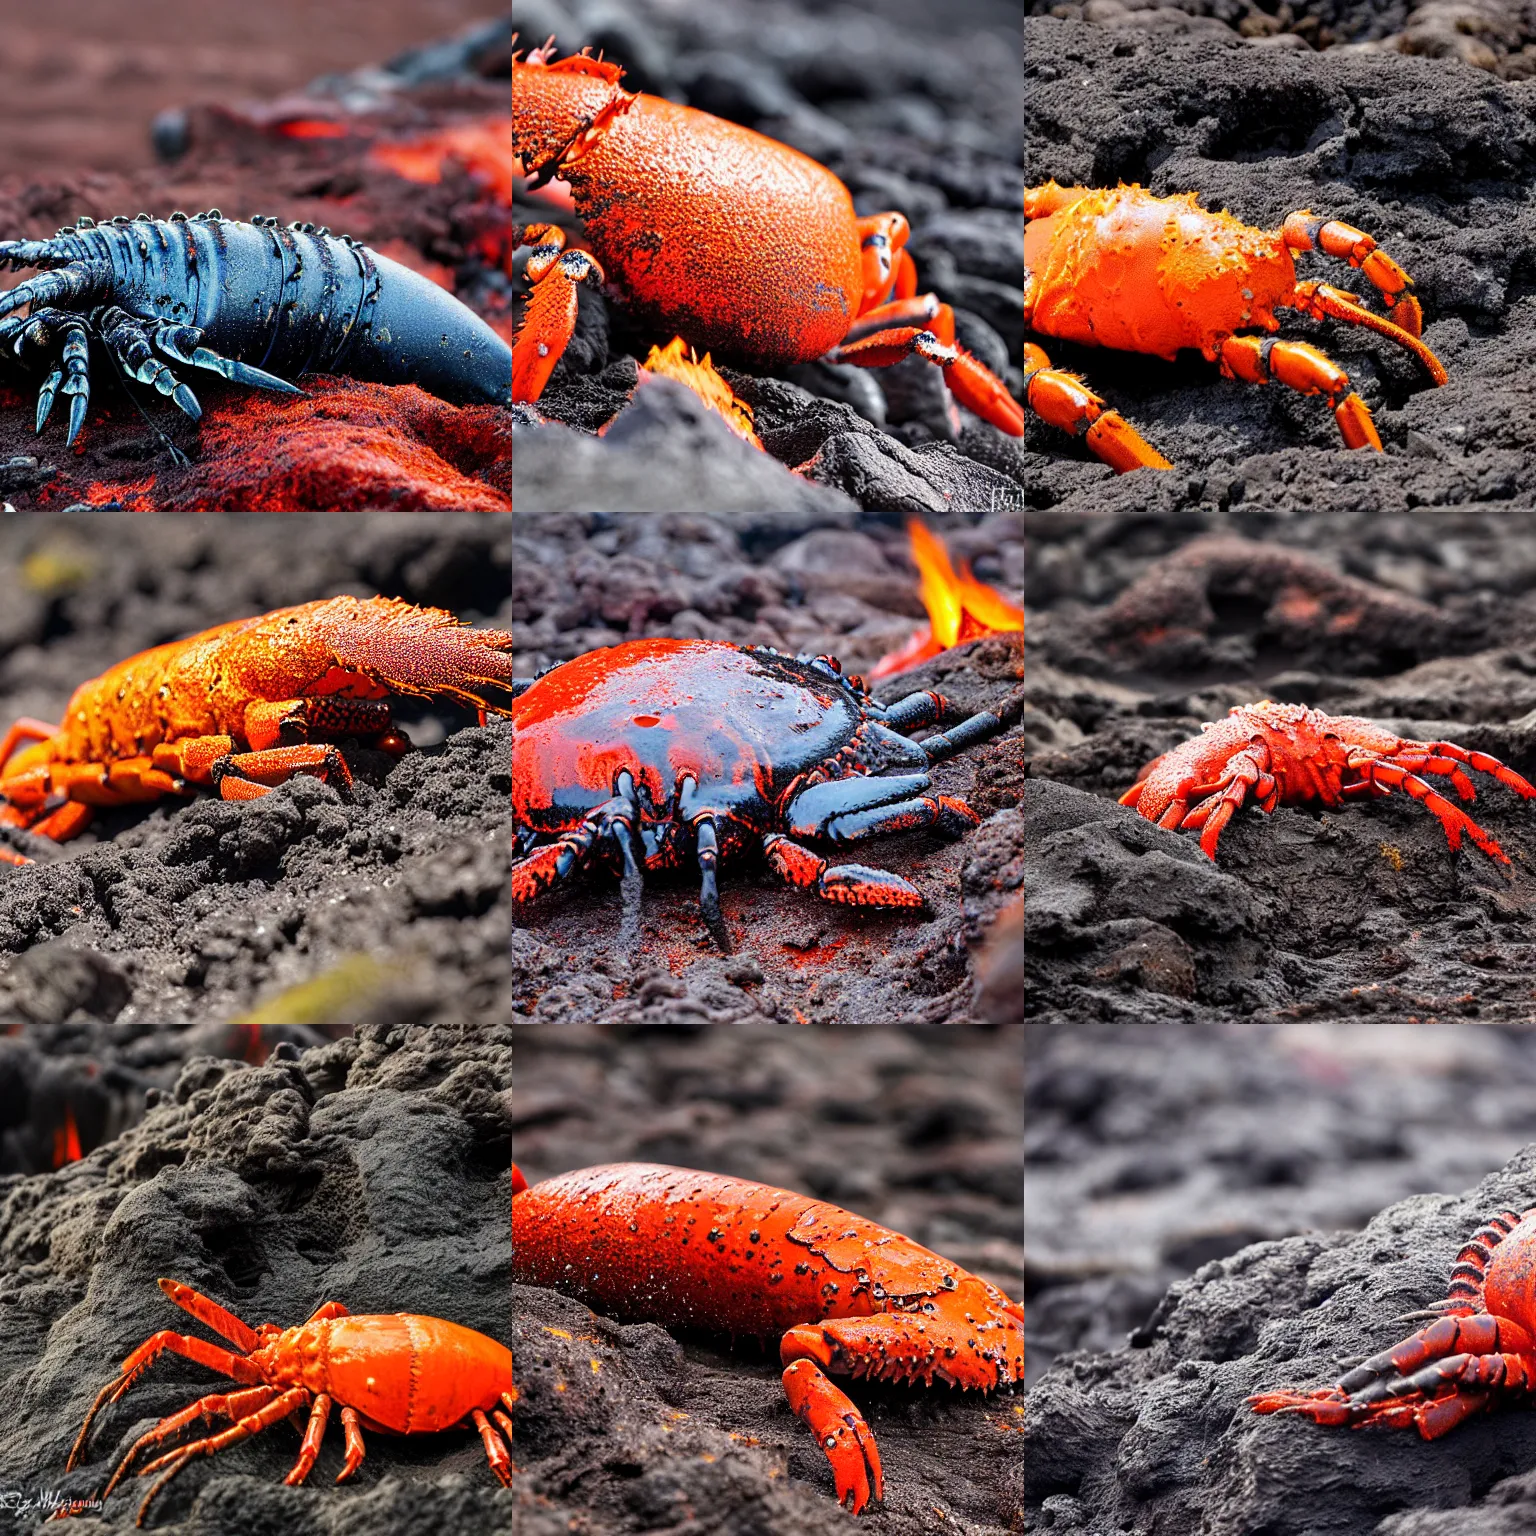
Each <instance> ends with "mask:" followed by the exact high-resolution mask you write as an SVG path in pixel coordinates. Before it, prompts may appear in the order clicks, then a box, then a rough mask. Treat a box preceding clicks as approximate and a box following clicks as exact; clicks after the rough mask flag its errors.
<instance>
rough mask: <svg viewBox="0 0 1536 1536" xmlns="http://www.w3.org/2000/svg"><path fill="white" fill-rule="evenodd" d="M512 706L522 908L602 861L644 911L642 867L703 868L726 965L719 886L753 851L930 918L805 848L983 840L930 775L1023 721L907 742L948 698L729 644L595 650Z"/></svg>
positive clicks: (526, 689)
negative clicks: (875, 841)
mask: <svg viewBox="0 0 1536 1536" xmlns="http://www.w3.org/2000/svg"><path fill="white" fill-rule="evenodd" d="M513 695H514V702H513V707H512V826H513V833H514V836H515V837H516V839H517V853H518V854H519V855H520V857H518V858H516V859H515V860H514V862H513V866H512V896H513V899H514V900H516V901H529V900H531V899H532V898H533V897H535V896H536V895H538V894H539V893H540V892H541V891H545V890H547V889H549V887H550V886H552V885H554V884H555V883H556V882H557V881H559V880H562V879H564V878H565V877H566V876H568V875H570V874H572V873H574V872H575V871H576V870H577V869H579V868H581V867H582V866H583V865H584V864H587V863H588V862H590V861H591V860H592V859H594V858H599V857H600V858H602V859H604V860H605V861H606V862H607V863H609V864H610V865H611V866H613V867H615V868H621V869H622V870H623V871H624V875H625V879H626V884H627V885H628V887H629V890H628V891H626V907H627V908H629V909H630V910H631V911H632V910H633V902H634V901H635V900H638V895H639V880H640V867H641V865H642V864H643V866H644V868H645V869H647V870H662V869H676V868H680V867H681V866H682V865H683V864H684V863H685V862H686V861H688V860H689V859H690V858H691V859H692V860H693V861H694V862H696V863H697V866H698V868H699V871H700V873H701V875H702V886H701V888H700V892H699V906H700V908H701V910H702V911H703V914H704V919H705V921H706V923H707V924H708V925H709V927H710V930H711V932H712V933H713V934H714V935H715V937H716V939H717V941H718V942H719V943H720V944H721V946H722V947H723V948H726V949H729V948H730V941H729V936H728V933H727V930H726V928H725V924H724V922H723V920H722V918H721V915H720V899H719V895H718V891H717V887H716V880H715V870H716V866H717V865H718V864H719V863H720V861H721V860H722V859H727V858H731V857H733V856H735V855H737V854H739V853H742V852H744V851H745V850H746V849H747V848H748V847H749V846H750V845H758V846H760V847H761V849H762V851H763V853H764V854H765V855H766V856H767V859H768V863H769V865H770V866H771V867H772V868H773V869H774V870H775V871H776V872H777V873H778V874H779V875H781V876H783V878H784V879H786V880H787V881H789V883H790V884H791V885H795V886H799V887H800V888H801V889H803V890H809V891H813V892H814V893H815V894H816V895H818V896H820V897H821V898H822V900H823V901H831V902H837V903H840V904H844V905H851V906H862V907H907V908H920V907H922V906H923V904H924V902H923V895H922V892H920V891H919V890H918V889H917V887H916V886H914V885H912V884H911V883H910V882H908V881H906V880H903V879H902V878H901V876H900V875H893V874H889V873H887V872H886V871H884V870H879V869H870V868H868V867H867V866H865V865H863V864H839V865H835V866H829V865H828V864H827V861H826V860H825V859H823V858H821V857H820V856H819V855H817V854H815V853H813V852H812V851H811V850H810V849H809V848H806V847H804V846H802V845H801V843H799V842H798V841H794V840H793V839H798V838H817V839H822V840H825V841H827V842H830V843H833V844H841V843H852V842H858V841H860V840H861V839H863V838H866V837H872V836H875V835H876V834H878V833H884V832H903V831H907V830H908V829H910V828H914V827H930V826H931V827H934V828H936V829H937V830H938V831H939V832H941V833H944V834H946V835H948V836H951V837H958V836H961V835H962V834H964V833H966V832H968V831H970V830H971V828H972V827H975V826H977V825H979V823H980V818H979V817H978V816H977V815H976V813H975V812H974V811H973V810H971V808H970V807H969V806H967V805H966V804H965V803H964V801H961V800H957V799H955V798H953V797H952V796H949V795H942V794H938V793H936V792H935V791H934V789H933V786H932V783H931V781H930V779H929V777H928V772H927V770H928V768H929V767H930V766H931V765H932V764H934V763H941V762H943V761H944V760H945V759H946V758H950V757H953V756H954V755H955V754H956V753H958V752H961V751H963V750H965V749H966V748H967V747H970V746H973V745H974V744H975V743H977V742H980V741H984V740H986V739H987V738H988V737H989V736H993V735H996V734H997V732H999V731H1001V730H1003V729H1004V728H1005V727H1006V726H1007V725H1009V724H1011V723H1012V721H1013V720H1014V719H1016V718H1017V716H1018V713H1019V711H1021V710H1022V704H1020V705H1019V706H1018V708H1017V709H1014V708H1013V707H1012V706H1005V708H1004V710H1003V711H1002V712H1001V713H998V714H992V713H990V712H987V711H983V712H981V713H979V714H975V715H972V716H970V718H969V719H966V720H962V721H960V722H959V724H957V725H955V726H952V727H951V728H950V729H949V730H947V731H945V732H944V733H943V734H942V735H935V736H930V737H929V738H928V739H927V740H926V741H924V742H922V743H921V744H918V743H917V742H914V741H910V740H908V739H907V737H906V735H905V734H903V733H905V732H908V731H912V730H916V729H917V728H919V727H921V726H928V725H935V724H938V723H939V722H941V721H942V720H944V719H945V718H946V717H947V716H949V715H951V714H952V710H951V707H950V705H949V704H948V703H947V702H946V701H945V699H944V698H943V697H942V696H941V695H940V694H937V693H931V692H929V693H914V694H910V695H908V696H907V697H906V698H904V699H901V700H899V701H898V702H896V703H895V704H889V705H881V704H877V703H876V702H875V700H874V699H872V698H871V697H870V695H869V694H868V693H867V692H866V691H865V689H864V685H863V682H862V681H861V680H860V679H859V678H857V677H845V676H844V675H843V672H842V668H841V667H840V666H839V665H838V663H837V662H836V661H835V660H834V659H833V658H832V657H830V656H814V657H813V656H799V657H793V656H784V655H781V654H780V653H779V652H778V651H774V650H770V649H768V648H767V647H765V646H751V645H734V644H731V643H729V642H727V641H720V640H630V641H627V642H626V643H625V644H623V645H616V646H612V647H610V648H609V649H607V650H599V651H588V652H587V653H586V654H585V655H584V656H578V657H576V658H575V660H574V661H568V662H566V663H565V664H564V665H563V666H558V667H555V668H554V669H553V670H552V671H549V672H546V673H545V674H544V675H543V676H542V677H540V678H538V679H537V680H536V681H535V680H527V681H524V680H522V679H518V680H515V681H514V682H513ZM890 769H905V770H906V771H905V772H900V773H887V772H886V770H890ZM637 847H638V851H639V854H640V860H639V861H638V862H637V860H636V851H637ZM631 893H632V898H631Z"/></svg>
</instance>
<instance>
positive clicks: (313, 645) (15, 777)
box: [0, 597, 512, 864]
mask: <svg viewBox="0 0 1536 1536" xmlns="http://www.w3.org/2000/svg"><path fill="white" fill-rule="evenodd" d="M511 686H512V636H511V635H510V634H507V633H505V632H504V631H502V630H496V629H471V628H470V627H469V626H468V625H466V624H461V623H460V622H459V620H458V619H456V618H455V617H454V616H453V615H452V614H451V613H447V612H445V611H444V610H443V609H441V608H418V607H416V606H414V605H413V604H411V603H407V602H403V601H401V600H400V599H399V598H385V597H331V598H324V599H322V600H321V601H319V602H313V603H301V604H299V606H298V607H296V608H279V609H277V610H276V611H275V612H273V613H266V614H261V615H259V616H257V617H256V618H251V619H236V620H235V621H234V622H232V623H229V624H221V625H219V626H218V627H217V628H215V629H210V630H205V631H204V632H203V633H201V634H197V635H192V636H191V637H190V638H188V639H185V640H175V641H172V642H171V643H170V644H169V645H159V646H156V647H155V648H154V649H153V650H149V651H144V652H142V653H141V654H139V655H137V656H131V657H129V658H128V660H126V661H123V662H119V663H118V665H117V666H115V667H113V668H111V669H110V670H109V671H107V672H104V673H103V674H102V675H101V676H100V677H98V678H94V679H92V680H91V681H90V682H88V683H82V684H81V686H80V687H79V688H77V689H76V690H75V692H74V695H73V696H72V697H71V699H70V701H69V704H68V706H67V707H66V708H65V711H64V720H63V723H62V724H60V725H57V726H53V725H48V724H47V723H45V722H43V721H39V720H29V719H21V720H18V721H16V723H15V724H14V725H12V726H11V728H10V729H9V730H8V731H7V732H6V734H5V737H4V739H3V740H0V826H12V827H24V828H27V829H28V830H30V831H32V832H34V833H38V834H40V835H42V836H45V837H51V838H53V839H55V840H56V841H63V840H64V839H66V838H70V837H74V836H76V835H77V834H78V833H79V832H81V831H82V830H84V828H85V826H86V824H87V823H88V822H89V821H90V818H91V814H92V809H93V807H100V806H121V805H131V804H135V803H138V802H143V801H149V800H157V799H159V798H160V797H161V796H162V795H168V794H176V795H183V794H188V793H190V792H191V788H190V787H191V786H193V785H207V786H211V787H212V788H214V789H216V790H217V791H218V793H219V796H220V798H222V799H225V800H254V799H257V798H259V797H260V796H262V795H265V794H267V793H268V792H269V791H270V790H271V789H272V788H273V787H275V786H276V785H278V784H280V783H282V782H283V781H284V780H286V779H288V778H289V777H291V776H292V775H293V774H295V773H309V774H313V775H315V776H316V777H318V778H322V779H326V780H329V781H332V782H334V783H335V784H336V786H337V788H338V789H339V790H340V792H341V793H342V794H346V793H348V792H349V791H350V789H351V785H352V775H351V772H350V770H349V769H348V767H347V763H346V760H345V759H344V758H343V757H342V755H341V753H340V752H339V751H338V749H337V747H336V746H335V742H336V741H337V740H338V739H341V738H344V737H346V736H355V737H358V738H360V739H362V740H364V741H365V742H366V743H367V744H368V745H369V746H371V747H372V748H374V750H376V751H381V752H384V753H387V754H388V755H389V756H391V757H395V758H399V757H402V756H403V755H404V754H405V753H406V752H408V751H409V750H410V747H411V742H410V739H409V738H408V737H407V736H406V735H405V734H404V733H403V732H401V731H399V730H397V729H396V728H395V726H394V725H393V723H392V721H391V718H390V708H389V702H388V696H389V695H390V694H391V693H396V694H414V695H416V696H418V697H422V698H447V699H453V700H456V701H457V702H459V703H462V704H467V705H469V706H471V707H472V708H474V709H477V710H478V711H479V712H480V721H481V724H484V723H485V716H486V713H487V711H489V712H491V713H493V714H498V715H506V714H510V713H511V709H512V695H511ZM23 741H31V742H32V743H33V745H31V746H27V747H21V746H20V744H21V743H22V742H23ZM18 747H20V750H19V751H18ZM0 859H5V860H6V861H8V862H10V863H13V864H25V863H27V862H29V861H28V860H26V859H24V858H23V857H22V856H21V855H19V854H16V853H11V852H9V851H7V850H4V849H0Z"/></svg>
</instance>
